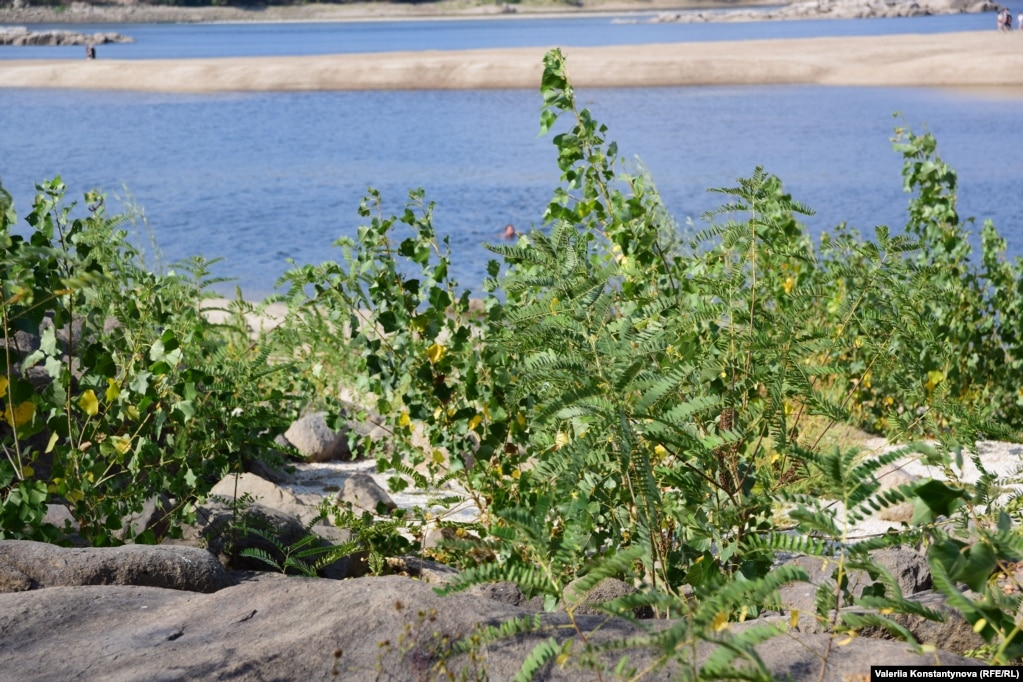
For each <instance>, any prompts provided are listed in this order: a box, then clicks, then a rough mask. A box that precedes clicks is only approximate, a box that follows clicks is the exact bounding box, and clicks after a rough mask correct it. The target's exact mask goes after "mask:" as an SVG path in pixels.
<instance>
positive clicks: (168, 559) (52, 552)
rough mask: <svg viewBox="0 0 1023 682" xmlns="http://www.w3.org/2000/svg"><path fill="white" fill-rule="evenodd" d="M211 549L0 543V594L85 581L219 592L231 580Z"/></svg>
mask: <svg viewBox="0 0 1023 682" xmlns="http://www.w3.org/2000/svg"><path fill="white" fill-rule="evenodd" d="M233 582H234V581H233V579H232V578H231V576H230V574H229V573H228V572H227V571H225V570H224V568H223V566H221V565H220V562H218V561H217V559H216V557H214V556H213V555H212V554H210V553H209V552H207V551H205V550H202V549H198V548H194V547H172V546H154V545H124V546H122V547H114V548H109V547H107V548H95V547H58V546H56V545H49V544H46V543H42V542H31V541H29V540H4V541H0V592H21V591H26V590H36V589H41V588H52V587H75V586H81V585H141V586H147V587H161V588H167V589H171V590H183V591H187V592H216V591H217V590H220V589H223V588H225V587H227V586H228V585H231V584H233Z"/></svg>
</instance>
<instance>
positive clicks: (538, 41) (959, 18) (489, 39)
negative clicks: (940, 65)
mask: <svg viewBox="0 0 1023 682" xmlns="http://www.w3.org/2000/svg"><path fill="white" fill-rule="evenodd" d="M650 16H651V15H619V16H600V17H567V18H495V19H451V20H432V21H366V22H319V23H315V22H312V23H284V24H269V23H265V24H264V23H245V24H134V25H133V24H92V25H73V26H69V25H41V26H39V27H40V28H46V27H52V28H62V29H70V30H74V31H80V32H83V33H94V32H106V31H113V32H118V33H122V34H124V35H127V36H130V37H132V38H134V39H135V42H134V43H125V44H111V45H101V46H99V47H97V51H98V53H99V57H100V58H110V59H184V58H199V57H252V56H278V55H318V54H338V53H355V52H362V53H366V52H391V51H406V50H411V51H420V50H468V49H476V48H490V47H554V46H561V47H592V46H597V47H599V46H602V45H643V44H650V43H674V42H703V41H718V40H752V39H774V38H806V37H815V36H818V37H819V36H866V35H899V34H906V33H948V32H952V31H977V30H987V29H990V28H991V27H992V26H993V25H994V19H993V15H992V14H990V13H987V14H950V15H939V16H929V17H913V18H893V19H845V20H834V19H830V20H829V19H820V20H806V21H752V22H741V23H733V22H728V23H702V24H681V23H649V22H645V21H643V20H644V19H649V17H650ZM623 18H627V19H632V20H638V21H640V22H641V23H619V22H621V21H622V19H623ZM83 55H84V51H83V49H82V48H81V47H78V46H73V47H0V59H70V58H79V57H81V56H83Z"/></svg>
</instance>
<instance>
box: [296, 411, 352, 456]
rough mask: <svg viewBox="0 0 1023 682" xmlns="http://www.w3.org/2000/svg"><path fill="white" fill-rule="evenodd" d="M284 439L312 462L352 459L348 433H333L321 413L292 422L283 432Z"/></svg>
mask: <svg viewBox="0 0 1023 682" xmlns="http://www.w3.org/2000/svg"><path fill="white" fill-rule="evenodd" d="M284 438H285V440H286V441H287V442H288V443H290V444H291V445H292V446H293V447H294V448H295V449H296V450H298V451H299V453H300V454H301V455H302V456H303V457H305V458H306V459H308V460H311V461H313V462H327V461H330V460H336V459H339V460H350V459H353V457H352V451H351V448H350V447H349V446H348V434H347V433H345V432H342V433H334V431H333V430H332V429H331V428H330V427H329V426H328V425H327V420H326V418H325V417H324V415H323V414H322V413H319V412H317V413H315V414H309V415H306V416H304V417H302V418H301V419H299V420H297V421H295V422H294V423H292V425H291V426H289V427H288V430H287V431H285V432H284Z"/></svg>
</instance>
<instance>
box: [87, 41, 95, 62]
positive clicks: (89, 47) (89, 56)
mask: <svg viewBox="0 0 1023 682" xmlns="http://www.w3.org/2000/svg"><path fill="white" fill-rule="evenodd" d="M85 58H86V59H95V58H96V47H95V46H94V45H93V44H92V43H89V44H88V45H86V46H85Z"/></svg>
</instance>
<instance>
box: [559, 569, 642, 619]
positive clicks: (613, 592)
mask: <svg viewBox="0 0 1023 682" xmlns="http://www.w3.org/2000/svg"><path fill="white" fill-rule="evenodd" d="M580 580H581V579H578V580H573V581H572V582H570V583H569V584H568V585H566V586H565V599H564V600H563V601H562V602H561V603H560V604H559V605H558V609H559V610H561V611H564V610H566V608H567V605H566V603H565V602H567V601H571V602H572V603H573V604H575V608H574V611H573V612H574V613H576V614H589V615H599V614H604V613H606V611H603V610H601V609H600V608H598V606H599V605H600V604H606V603H608V602H611V601H613V600H615V599H619V598H620V597H625V596H628V595H630V594H636V592H637V590H636V588H635V587H633V586H632V585H630V584H629V583H627V582H625V581H624V580H619V579H617V578H604V579H603V580H601V581H600V582H599V583H597V584H596V585H594V586H593V587H592V588H590V590H589V592H586V593H585V594H583V593H580V592H579V583H580ZM632 615H633V616H634V617H635V618H653V617H654V610H653V609H652V608H651V607H649V606H640V607H636V608H635V609H633V612H632Z"/></svg>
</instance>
